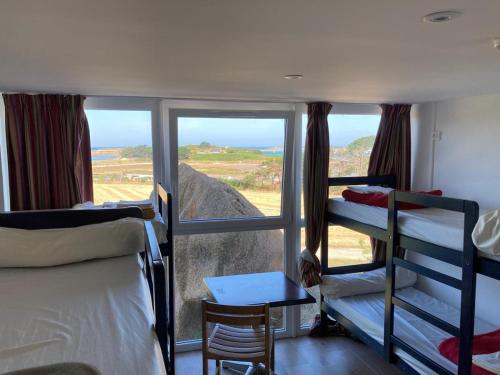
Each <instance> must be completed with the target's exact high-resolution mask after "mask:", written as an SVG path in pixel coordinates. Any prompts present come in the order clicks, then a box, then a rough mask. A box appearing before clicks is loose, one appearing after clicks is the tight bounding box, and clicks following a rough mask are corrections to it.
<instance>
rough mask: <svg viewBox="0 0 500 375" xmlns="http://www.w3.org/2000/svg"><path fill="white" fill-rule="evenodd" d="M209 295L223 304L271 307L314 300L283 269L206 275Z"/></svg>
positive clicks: (243, 369) (244, 369)
mask: <svg viewBox="0 0 500 375" xmlns="http://www.w3.org/2000/svg"><path fill="white" fill-rule="evenodd" d="M203 281H204V282H205V285H206V286H207V288H208V292H209V295H210V297H211V298H212V299H213V300H214V301H215V302H217V303H220V304H223V305H236V306H238V305H240V306H242V305H256V304H261V303H269V306H270V307H281V306H293V305H303V304H308V303H315V302H316V299H315V298H314V297H313V296H311V295H310V294H309V293H308V292H307V291H306V290H305V289H304V288H302V287H301V286H299V285H297V284H296V283H295V282H293V281H292V280H290V279H289V278H288V277H287V276H286V275H285V274H284V273H283V272H263V273H252V274H244V275H232V276H219V277H206V278H204V279H203ZM223 367H224V368H228V369H230V370H233V371H235V372H237V373H241V374H245V373H247V374H248V373H252V372H259V369H254V368H253V367H252V366H251V365H248V364H242V363H239V362H229V361H224V362H223Z"/></svg>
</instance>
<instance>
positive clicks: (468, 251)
mask: <svg viewBox="0 0 500 375" xmlns="http://www.w3.org/2000/svg"><path fill="white" fill-rule="evenodd" d="M478 216H479V206H478V204H477V203H476V202H472V201H464V246H463V264H462V296H461V302H460V347H459V357H458V358H459V360H458V374H459V375H465V374H470V373H471V371H472V342H473V337H474V315H475V306H476V301H475V299H476V261H477V249H476V247H475V246H474V244H473V242H472V231H473V230H474V226H475V225H476V223H477V219H478Z"/></svg>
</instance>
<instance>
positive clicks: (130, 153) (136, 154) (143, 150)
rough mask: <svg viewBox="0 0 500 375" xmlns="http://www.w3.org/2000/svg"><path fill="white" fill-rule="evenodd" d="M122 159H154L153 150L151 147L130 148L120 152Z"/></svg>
mask: <svg viewBox="0 0 500 375" xmlns="http://www.w3.org/2000/svg"><path fill="white" fill-rule="evenodd" d="M120 156H121V157H122V158H128V159H132V158H149V159H151V158H152V157H153V148H152V147H151V146H146V145H143V146H129V147H125V148H123V149H122V150H121V151H120Z"/></svg>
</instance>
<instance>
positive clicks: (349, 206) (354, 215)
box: [327, 176, 500, 280]
mask: <svg viewBox="0 0 500 375" xmlns="http://www.w3.org/2000/svg"><path fill="white" fill-rule="evenodd" d="M328 185H329V187H332V186H348V185H350V186H352V185H373V186H375V185H377V186H385V187H391V188H393V187H394V186H395V179H394V176H368V177H333V178H329V179H328ZM392 194H394V195H395V201H396V202H405V203H413V204H417V205H421V206H425V207H427V208H422V209H414V210H398V215H397V217H398V243H400V244H401V246H402V247H403V248H411V250H412V251H415V252H418V253H421V254H424V255H428V256H431V257H432V258H435V259H438V260H441V261H444V262H446V263H451V264H453V265H455V266H458V267H462V264H463V262H464V254H463V253H462V252H463V249H464V248H465V246H466V243H469V242H471V232H472V230H473V228H474V226H475V224H476V222H477V219H478V216H479V206H478V204H477V203H476V202H473V201H469V200H463V199H455V198H448V197H438V196H430V195H425V194H418V193H410V192H399V191H396V192H394V193H392ZM327 220H328V222H329V223H330V224H333V225H339V226H343V227H345V228H348V229H351V230H354V231H357V232H360V233H363V234H366V235H368V236H370V237H373V238H376V239H379V240H382V241H385V242H387V240H388V238H389V237H388V236H389V234H388V230H387V228H388V226H389V225H390V223H389V212H388V209H387V208H382V207H374V206H369V205H365V204H359V203H354V202H348V201H345V200H344V199H343V198H333V199H329V200H328V212H327ZM472 246H473V245H472ZM474 253H477V255H478V256H477V258H478V259H477V262H476V264H477V266H476V272H478V273H480V274H483V275H485V276H488V277H492V278H494V279H498V280H500V263H499V262H500V256H495V255H492V254H489V253H484V252H481V251H477V249H476V248H475V247H474ZM346 271H347V272H351V271H350V270H347V269H346Z"/></svg>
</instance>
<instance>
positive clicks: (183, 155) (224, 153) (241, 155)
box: [178, 142, 283, 162]
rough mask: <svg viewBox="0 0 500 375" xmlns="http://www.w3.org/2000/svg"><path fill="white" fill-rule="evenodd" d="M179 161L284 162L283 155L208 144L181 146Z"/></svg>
mask: <svg viewBox="0 0 500 375" xmlns="http://www.w3.org/2000/svg"><path fill="white" fill-rule="evenodd" d="M178 155H179V160H190V161H204V162H217V161H220V162H227V161H251V160H256V161H260V160H269V159H276V160H279V161H281V160H283V156H282V155H273V156H269V155H265V154H263V153H262V152H261V151H259V150H254V149H246V148H236V147H223V146H213V145H210V143H208V142H202V143H200V144H199V145H186V146H180V147H179V149H178Z"/></svg>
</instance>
